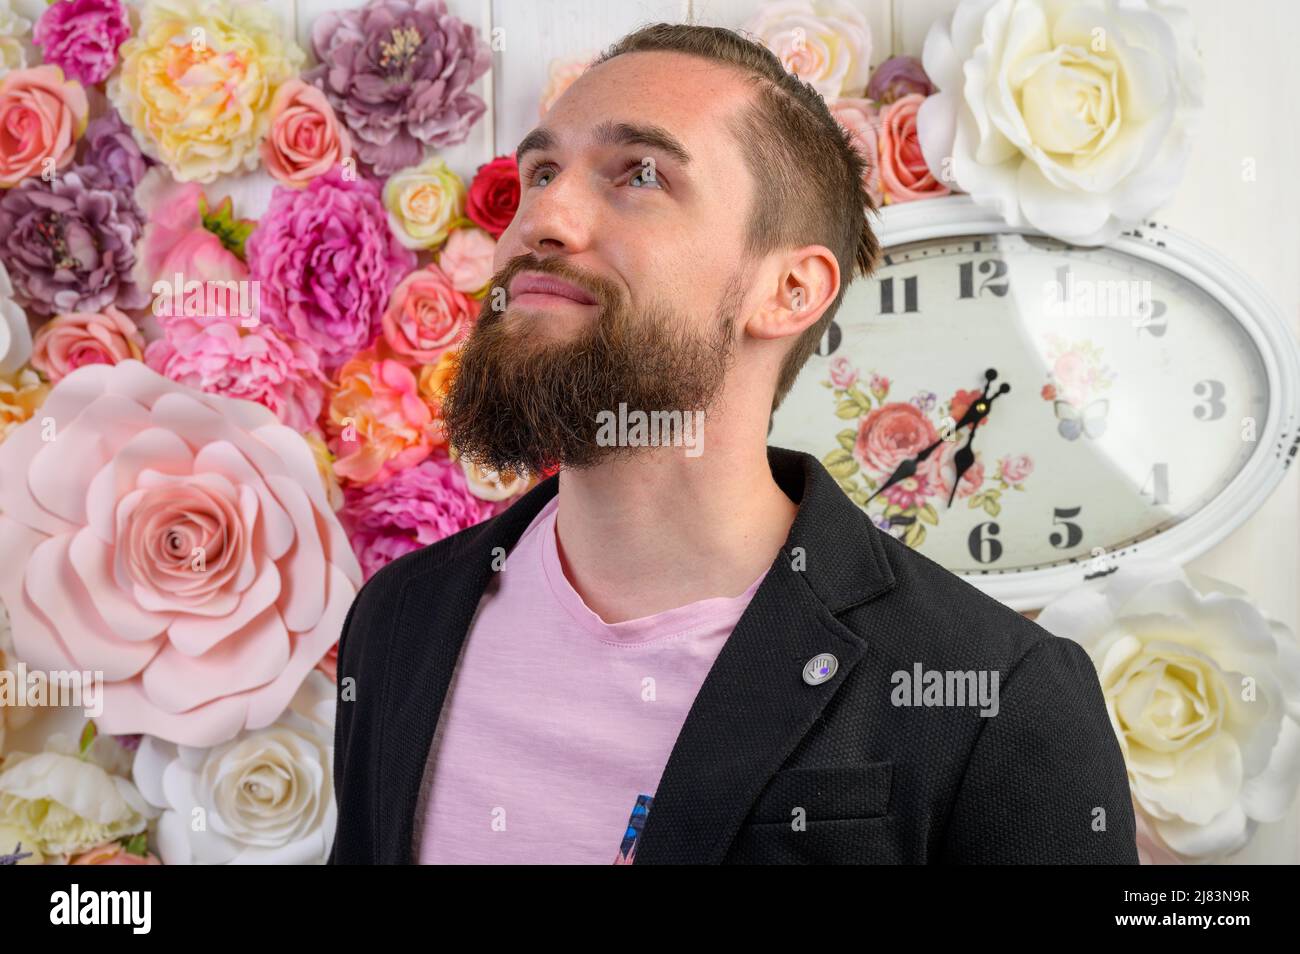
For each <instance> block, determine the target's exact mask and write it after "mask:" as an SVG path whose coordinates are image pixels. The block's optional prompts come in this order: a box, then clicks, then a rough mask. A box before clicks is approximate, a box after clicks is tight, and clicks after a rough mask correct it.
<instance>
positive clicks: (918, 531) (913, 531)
mask: <svg viewBox="0 0 1300 954" xmlns="http://www.w3.org/2000/svg"><path fill="white" fill-rule="evenodd" d="M903 542H904V543H906V544H907V545H908V546H909V547H911V548H912V549H913V550H915V549H916V548H917V547H919V546H920V545H921V544H923V543H924V542H925V525H924V524H922V523H920V522H919V521H918V522H917V523H914V524H912V525H911V526H910V527H908V528H907V532H906V533H904V534H903Z"/></svg>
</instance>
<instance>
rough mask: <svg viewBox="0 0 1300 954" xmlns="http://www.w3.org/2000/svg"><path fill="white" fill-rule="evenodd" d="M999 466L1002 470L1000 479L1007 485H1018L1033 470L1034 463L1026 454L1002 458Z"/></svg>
mask: <svg viewBox="0 0 1300 954" xmlns="http://www.w3.org/2000/svg"><path fill="white" fill-rule="evenodd" d="M1000 466H1001V468H1002V479H1003V480H1005V481H1006V482H1007V483H1009V484H1018V483H1020V482H1021V481H1022V480H1024V479H1025V478H1026V477H1028V476H1029V475H1030V474H1031V473H1033V470H1034V462H1033V460H1031V459H1030V457H1029V455H1028V454H1019V455H1017V456H1015V457H1011V456H1007V457H1004V458H1002V460H1001V461H1000Z"/></svg>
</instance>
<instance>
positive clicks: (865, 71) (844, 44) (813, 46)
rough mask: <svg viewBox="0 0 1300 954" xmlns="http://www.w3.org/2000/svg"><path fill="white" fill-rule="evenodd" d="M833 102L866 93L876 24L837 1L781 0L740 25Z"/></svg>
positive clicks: (788, 67)
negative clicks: (873, 25) (870, 22)
mask: <svg viewBox="0 0 1300 954" xmlns="http://www.w3.org/2000/svg"><path fill="white" fill-rule="evenodd" d="M741 32H742V33H750V34H753V35H754V37H755V38H756V39H757V40H758V42H759V43H762V44H763V45H764V46H765V47H767V48H768V49H769V50H771V51H772V52H773V53H775V54H776V56H777V59H779V60H780V61H781V63H782V65H784V66H785V68H786V71H787V72H790V73H794V74H795V75H797V76H798V77H799V79H801V80H803V81H804V82H805V83H807V84H809V85H810V86H812V87H813V88H814V89H815V90H817V92H819V93H821V94H822V96H823V97H825V98H826V99H827V100H828V101H829V100H833V99H836V98H837V97H840V96H861V95H862V94H863V92H864V91H865V90H866V88H867V78H868V75H869V73H870V71H871V27H869V26H868V25H867V20H866V17H864V16H863V15H862V14H861V13H860V12H859V11H858V10H856V9H854V8H853V7H852V6H850V5H849V4H847V3H840V2H837V0H816V2H814V0H778V2H776V3H768V4H764V5H763V7H761V8H760V9H759V11H758V12H757V13H756V14H755V15H754V16H753V17H752V18H751V19H750V20H749V22H747V23H746V24H745V25H744V26H743V27H741Z"/></svg>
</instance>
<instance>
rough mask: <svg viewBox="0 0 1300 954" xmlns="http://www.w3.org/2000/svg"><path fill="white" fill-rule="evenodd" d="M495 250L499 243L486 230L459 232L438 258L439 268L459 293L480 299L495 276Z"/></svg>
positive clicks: (449, 239)
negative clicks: (493, 264)
mask: <svg viewBox="0 0 1300 954" xmlns="http://www.w3.org/2000/svg"><path fill="white" fill-rule="evenodd" d="M496 250H497V241H496V239H494V238H493V237H492V236H491V235H489V234H488V233H487V232H485V231H484V230H483V229H477V228H463V229H456V231H454V232H452V233H451V236H450V237H449V238H448V239H447V244H445V245H444V246H443V247H442V252H441V253H440V254H439V255H438V267H439V268H441V269H442V270H443V272H444V273H445V274H446V275H447V277H448V278H450V279H451V284H452V287H453V288H455V289H456V290H457V291H459V292H464V293H465V294H466V295H469V296H470V297H471V298H481V297H483V295H484V294H486V293H487V286H488V282H490V281H492V276H493V274H495V269H494V268H493V266H492V261H493V259H494V258H495V256H496Z"/></svg>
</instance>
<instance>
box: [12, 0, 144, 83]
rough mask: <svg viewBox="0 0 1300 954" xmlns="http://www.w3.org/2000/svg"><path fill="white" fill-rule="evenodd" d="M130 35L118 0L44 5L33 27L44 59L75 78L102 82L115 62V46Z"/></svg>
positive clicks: (73, 0) (78, 0) (71, 0)
mask: <svg viewBox="0 0 1300 954" xmlns="http://www.w3.org/2000/svg"><path fill="white" fill-rule="evenodd" d="M130 35H131V24H130V22H129V21H128V20H127V17H126V9H125V8H124V7H123V6H122V4H121V3H120V2H119V0H59V2H57V3H52V4H50V5H49V6H48V7H46V8H45V12H44V13H42V14H41V18H40V19H39V20H37V21H36V28H35V29H34V30H33V31H32V41H33V42H34V43H35V44H36V45H37V46H39V47H40V48H41V52H42V54H43V57H44V60H45V62H46V63H53V64H54V65H55V66H58V67H60V68H61V69H62V70H63V72H64V73H66V74H67V75H68V76H70V77H72V78H73V79H75V80H78V81H79V82H81V83H83V84H85V85H86V86H93V85H94V84H95V83H102V82H103V81H104V80H106V79H107V78H108V74H109V73H111V72H113V67H114V66H116V65H117V48H118V47H119V46H121V45H122V44H123V42H125V41H126V39H127V37H129V36H130Z"/></svg>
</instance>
